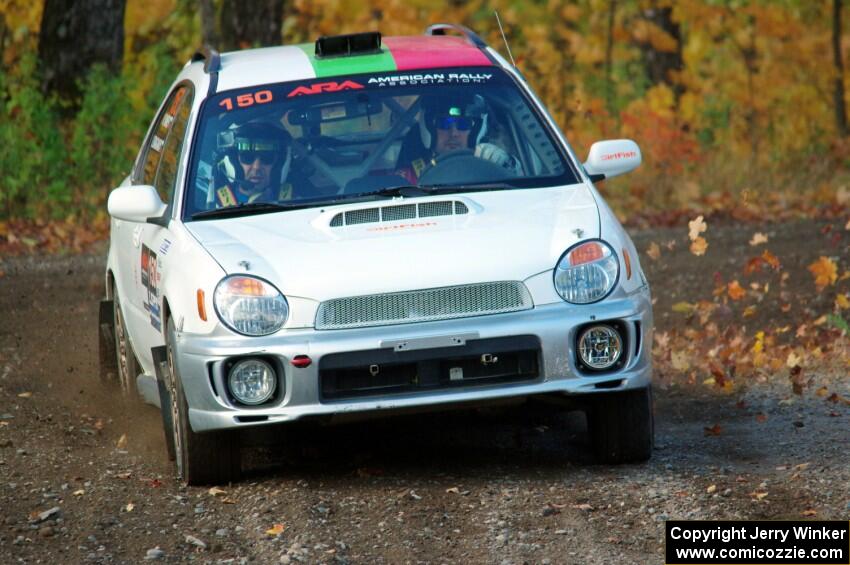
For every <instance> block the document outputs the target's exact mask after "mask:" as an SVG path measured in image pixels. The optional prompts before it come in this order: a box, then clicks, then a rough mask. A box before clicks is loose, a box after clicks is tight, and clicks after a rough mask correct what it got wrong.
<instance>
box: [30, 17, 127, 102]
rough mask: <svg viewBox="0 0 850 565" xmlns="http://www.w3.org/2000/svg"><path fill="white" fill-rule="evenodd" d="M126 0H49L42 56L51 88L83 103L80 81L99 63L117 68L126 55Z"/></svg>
mask: <svg viewBox="0 0 850 565" xmlns="http://www.w3.org/2000/svg"><path fill="white" fill-rule="evenodd" d="M124 6H125V0H76V1H75V0H45V2H44V13H43V15H42V17H41V32H40V34H39V41H38V60H39V66H40V69H41V72H42V78H43V80H44V88H45V90H46V91H47V92H55V93H56V94H58V95H59V96H60V97H62V98H64V99H65V100H67V101H68V102H69V103H70V106H69V109H70V110H73V109H75V108H76V107H78V105H79V100H78V98H79V95H80V92H79V88H78V81H81V80H84V79H85V77H86V74H87V72H88V70H89V69H90V68H91V67H92V65H94V64H95V63H104V64H106V66H107V67H109V68H110V69H111V70H112V71H113V72H116V73H117V72H119V71H120V70H121V62H122V59H123V56H124Z"/></svg>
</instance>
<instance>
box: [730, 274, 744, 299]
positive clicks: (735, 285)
mask: <svg viewBox="0 0 850 565" xmlns="http://www.w3.org/2000/svg"><path fill="white" fill-rule="evenodd" d="M726 292H727V293H728V294H729V298H731V299H732V300H741V299H742V298H744V297H745V296H746V295H747V291H746V290H744V288H742V287H741V283H739V282H738V280H737V279H736V280H734V281H732V282H730V283H729V284H728V286H727V290H726Z"/></svg>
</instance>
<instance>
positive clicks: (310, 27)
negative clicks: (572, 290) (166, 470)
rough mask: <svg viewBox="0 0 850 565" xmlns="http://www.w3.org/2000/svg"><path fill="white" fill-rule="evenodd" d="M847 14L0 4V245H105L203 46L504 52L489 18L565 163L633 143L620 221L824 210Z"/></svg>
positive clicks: (670, 8)
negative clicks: (55, 236)
mask: <svg viewBox="0 0 850 565" xmlns="http://www.w3.org/2000/svg"><path fill="white" fill-rule="evenodd" d="M844 2H845V0H680V1H673V0H572V1H554V0H550V1H545V0H541V1H529V0H524V1H519V0H493V1H487V2H485V1H482V0H472V1H470V2H459V1H456V0H455V1H445V0H444V1H439V0H428V1H423V0H412V1H411V0H371V1H369V2H363V1H354V0H291V1H285V0H262V1H257V2H240V1H239V0H145V1H141V0H76V1H74V0H44V1H43V2H41V1H37V2H30V1H26V0H0V48H2V66H0V101H2V113H0V148H2V149H0V236H2V235H4V232H5V233H8V232H9V230H10V227H9V226H10V225H12V226H16V225H22V224H21V223H22V222H23V223H27V222H36V223H38V224H39V225H41V226H44V225H47V224H48V223H49V224H51V225H52V226H62V225H64V226H65V228H60V229H62V230H63V231H64V230H65V229H70V228H74V227H75V226H83V227H85V228H87V229H89V230H95V231H100V235H101V236H102V235H103V233H105V230H106V226H107V221H106V220H107V218H106V214H105V200H106V197H107V195H108V193H109V191H110V190H111V189H112V188H113V187H115V186H116V185H117V184H119V183H120V181H121V180H122V178H123V176H124V175H125V174H126V173H127V171H128V170H129V169H130V167H131V165H132V162H133V160H134V158H135V155H136V153H137V151H138V148H139V145H140V143H141V139H142V136H143V135H144V133H145V131H146V129H147V126H148V124H149V122H150V120H151V119H152V117H153V115H154V112H155V110H156V107H157V105H158V104H159V102H160V101H161V100H162V98H163V96H164V95H165V93H166V90H167V88H168V86H169V84H170V82H171V81H172V80H173V78H174V76H175V74H176V72H177V71H178V70H179V68H180V67H181V66H182V65H183V64H184V63H185V62H186V61H187V60H188V59H189V58H190V57H191V55H192V54H193V53H194V51H195V50H196V49H197V48H198V47H199V46H201V45H202V44H204V43H208V44H211V45H213V46H215V47H217V48H218V49H219V50H221V51H224V50H229V49H235V48H244V47H251V46H260V45H277V44H282V43H291V42H305V41H313V40H315V39H316V38H317V37H318V36H320V35H331V34H340V33H349V32H355V31H364V30H379V31H382V32H383V33H385V34H417V33H422V31H423V30H424V28H425V27H426V26H427V25H428V24H431V23H436V22H452V23H460V24H464V25H466V26H469V27H470V28H472V29H473V30H475V31H477V32H478V33H479V34H481V35H482V36H483V37H484V38H485V39H486V40H487V41H488V42H489V43H490V44H491V45H493V46H494V47H495V48H497V49H498V50H500V51H501V52H502V53H503V54H504V55H507V52H506V50H505V48H504V43H503V41H502V39H501V35H500V34H499V29H498V25H497V23H496V19H495V17H494V10H498V12H499V14H500V16H501V19H502V22H503V24H504V26H505V33H506V36H507V39H508V41H509V42H510V46H511V49H512V52H513V56H514V57H515V58H516V63H517V66H518V67H519V68H520V69H521V70H522V72H523V73H524V74H525V75H526V77H527V78H528V80H529V82H530V83H531V85H532V86H533V87H534V88H535V89H536V91H537V93H538V94H539V95H540V96H541V98H542V99H543V101H544V102H545V104H546V105H547V106H548V108H549V109H550V111H551V112H552V114H553V115H554V117H555V119H556V121H557V122H558V124H559V125H560V126H561V128H562V129H563V131H564V132H565V133H566V135H567V137H568V139H570V141H571V143H572V144H573V147H574V149H575V150H576V151H577V153H579V154H580V155H586V153H587V150H588V149H589V147H590V145H591V143H592V142H594V141H596V140H600V139H605V138H616V137H630V138H633V139H635V140H637V141H638V143H639V144H640V146H641V148H642V150H643V155H644V164H643V166H642V167H641V168H640V169H639V170H638V171H637V172H635V173H632V174H630V175H627V176H626V177H624V178H622V179H616V180H615V181H609V182H608V183H606V184H608V186H603V190H604V191H605V193H606V196H607V197H608V199H609V201H610V202H611V204H612V206H613V207H614V208H615V210H616V211H617V213H618V214H619V215H620V217H621V218H622V219H623V220H624V221H627V222H629V223H631V224H638V225H648V224H659V223H662V224H665V223H666V224H669V223H676V222H679V221H683V220H684V219H686V218H691V217H694V216H695V215H696V214H703V215H704V216H705V217H706V218H710V217H712V216H718V215H719V216H730V217H732V218H735V219H737V220H752V219H755V220H759V219H773V220H776V219H783V218H788V217H789V216H806V217H812V216H815V217H817V216H823V215H826V216H838V215H841V214H843V212H844V211H845V210H846V209H847V206H848V204H850V137H848V119H847V93H846V91H847V76H846V71H845V68H844V62H845V61H846V59H847V54H848V51H850V37H848V36H847V35H846V34H844V33H842V29H843V28H846V23H847V19H848V18H847V11H848V10H846V9H844V8H845V7H844V6H843V3H844ZM29 241H32V242H33V245H36V244H38V243H39V242H38V241H36V240H35V239H32V238H30V240H29ZM24 243H25V244H27V243H28V242H27V241H25V242H24Z"/></svg>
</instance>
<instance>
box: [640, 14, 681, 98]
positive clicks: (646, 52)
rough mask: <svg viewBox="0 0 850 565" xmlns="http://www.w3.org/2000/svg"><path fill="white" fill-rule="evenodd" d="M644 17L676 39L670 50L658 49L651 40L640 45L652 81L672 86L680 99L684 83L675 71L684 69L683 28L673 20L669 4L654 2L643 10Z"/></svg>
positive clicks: (647, 72)
mask: <svg viewBox="0 0 850 565" xmlns="http://www.w3.org/2000/svg"><path fill="white" fill-rule="evenodd" d="M643 17H644V18H645V19H646V20H649V21H650V22H652V23H653V24H654V25H656V26H657V27H658V28H659V29H660V30H661V31H663V32H664V33H666V34H667V35H669V36H670V37H672V38H673V39H674V40H676V48H675V49H674V50H670V51H667V50H665V51H661V50H658V49H656V48H655V47H654V46H653V44H652V42H649V41H648V42H645V43H640V44H639V47H640V50H641V52H642V53H643V61H644V66H645V68H646V74H647V76H648V77H649V80H650V82H651V83H652V84H661V83H664V84H666V85H668V86H670V88H671V89H672V90H673V93H674V94H675V95H676V99H677V100H678V98H679V96H681V95H682V85H681V84H680V83H679V82H678V80H676V76H675V72H676V71H680V70H682V68H683V67H684V62H683V60H682V30H681V28H680V27H679V23H678V22H675V21H673V8H671V7H669V6H665V7H663V8H659V7H658V6H657V5H655V3H654V2H653V5H652V6H651V7H650V8H648V9H646V10H644V11H643Z"/></svg>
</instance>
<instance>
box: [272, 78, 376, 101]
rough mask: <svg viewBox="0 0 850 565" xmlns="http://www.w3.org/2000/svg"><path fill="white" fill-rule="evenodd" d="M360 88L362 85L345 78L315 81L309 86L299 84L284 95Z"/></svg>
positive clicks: (289, 96)
mask: <svg viewBox="0 0 850 565" xmlns="http://www.w3.org/2000/svg"><path fill="white" fill-rule="evenodd" d="M361 88H363V85H362V84H358V83H356V82H354V81H353V80H346V81H343V82H333V81H331V82H317V83H316V84H311V85H310V86H299V87H298V88H296V89H295V90H293V91H292V92H290V93H289V94H287V96H286V97H287V98H292V97H293V96H305V95H307V94H321V93H322V92H339V91H340V90H359V89H361Z"/></svg>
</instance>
